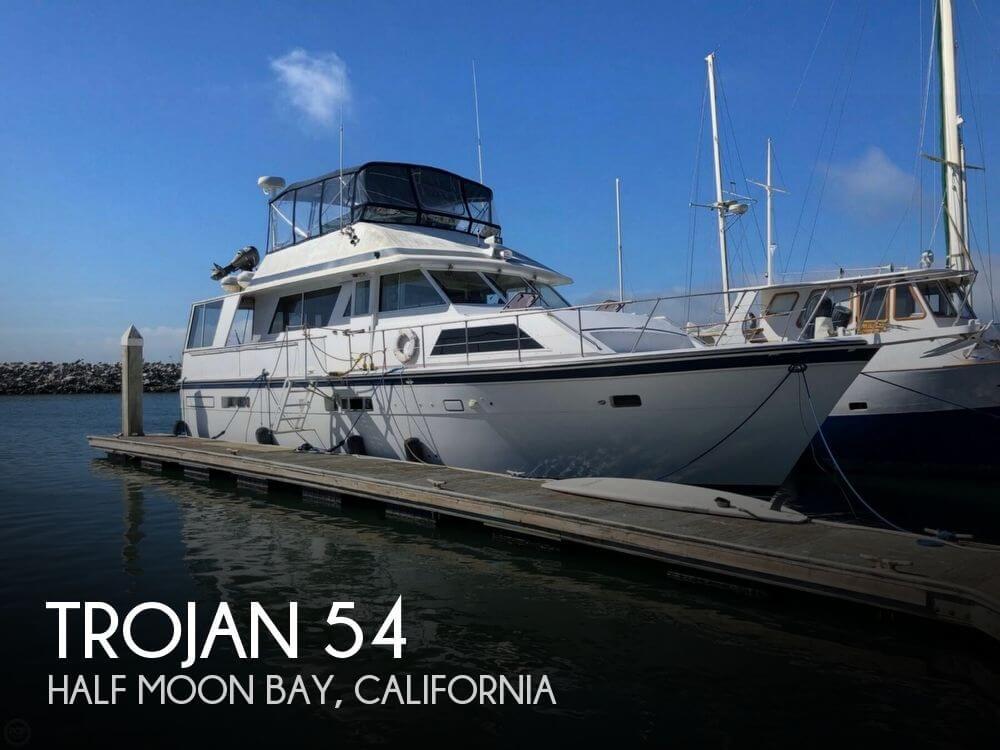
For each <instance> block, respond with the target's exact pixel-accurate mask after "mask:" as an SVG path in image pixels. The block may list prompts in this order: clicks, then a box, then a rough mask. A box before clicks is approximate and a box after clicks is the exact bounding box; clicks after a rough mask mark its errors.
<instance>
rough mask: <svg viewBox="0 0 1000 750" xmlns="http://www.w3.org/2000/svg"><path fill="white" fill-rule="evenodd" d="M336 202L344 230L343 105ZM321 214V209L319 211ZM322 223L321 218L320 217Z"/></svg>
mask: <svg viewBox="0 0 1000 750" xmlns="http://www.w3.org/2000/svg"><path fill="white" fill-rule="evenodd" d="M337 200H339V201H340V228H341V229H343V228H344V105H343V104H341V105H340V170H339V171H338V172H337ZM320 212H321V213H322V207H321V209H320ZM320 221H322V217H320Z"/></svg>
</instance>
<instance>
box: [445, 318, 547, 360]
mask: <svg viewBox="0 0 1000 750" xmlns="http://www.w3.org/2000/svg"><path fill="white" fill-rule="evenodd" d="M466 332H468V337H469V338H468V347H469V353H470V354H481V353H483V352H512V351H518V350H520V351H523V350H525V349H541V348H542V345H541V344H539V343H538V342H537V341H535V340H534V339H533V338H531V336H529V335H528V334H526V333H525V332H524V331H522V330H521V329H520V328H518V327H517V326H516V325H514V324H513V323H511V324H509V325H495V326H477V327H475V328H468V329H466V328H465V327H464V326H463V327H462V328H446V329H444V330H443V331H441V333H440V334H439V335H438V337H437V341H435V342H434V349H432V350H431V356H432V357H434V356H438V355H443V354H463V355H464V354H465V349H466V338H465V337H466ZM518 339H520V345H519V344H518Z"/></svg>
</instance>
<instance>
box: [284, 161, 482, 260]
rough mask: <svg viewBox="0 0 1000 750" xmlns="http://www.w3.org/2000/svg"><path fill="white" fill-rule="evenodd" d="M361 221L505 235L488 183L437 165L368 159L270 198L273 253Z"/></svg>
mask: <svg viewBox="0 0 1000 750" xmlns="http://www.w3.org/2000/svg"><path fill="white" fill-rule="evenodd" d="M359 221H370V222H379V223H386V224H410V225H419V226H425V227H432V228H436V229H450V230H453V231H457V232H465V233H467V234H474V235H477V236H481V237H486V236H490V235H495V236H499V234H500V225H499V224H495V223H494V222H493V191H492V190H490V189H489V188H488V187H486V186H485V185H482V184H480V183H478V182H474V181H472V180H468V179H466V178H464V177H460V176H459V175H456V174H453V173H451V172H447V171H445V170H443V169H437V168H435V167H426V166H421V165H417V164H401V163H395V162H368V163H367V164H363V165H362V166H360V167H352V168H350V169H343V170H337V171H335V172H330V173H329V174H325V175H323V176H321V177H317V178H313V179H310V180H304V181H302V182H296V183H294V184H292V185H289V186H288V187H285V188H280V192H276V193H275V194H274V195H273V197H272V198H271V201H270V213H269V217H268V252H274V251H276V250H280V249H282V248H285V247H288V246H289V245H293V244H296V243H299V242H305V241H306V240H309V239H312V238H313V237H318V236H320V235H323V234H326V233H328V232H332V231H336V230H338V229H342V228H343V227H345V226H347V225H349V224H353V223H355V222H359Z"/></svg>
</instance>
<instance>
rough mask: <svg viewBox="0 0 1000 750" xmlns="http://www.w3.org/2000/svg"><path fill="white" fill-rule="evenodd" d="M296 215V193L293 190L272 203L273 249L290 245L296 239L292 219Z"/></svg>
mask: <svg viewBox="0 0 1000 750" xmlns="http://www.w3.org/2000/svg"><path fill="white" fill-rule="evenodd" d="M294 216H295V193H294V192H291V193H288V194H287V195H283V196H281V197H280V198H277V199H276V200H274V201H273V202H272V203H271V217H270V228H271V238H270V239H271V250H280V249H281V248H283V247H288V246H289V245H291V244H292V243H293V242H294V241H295V235H294V234H293V232H292V221H293V218H294Z"/></svg>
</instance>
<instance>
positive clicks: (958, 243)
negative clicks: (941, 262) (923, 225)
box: [938, 0, 971, 271]
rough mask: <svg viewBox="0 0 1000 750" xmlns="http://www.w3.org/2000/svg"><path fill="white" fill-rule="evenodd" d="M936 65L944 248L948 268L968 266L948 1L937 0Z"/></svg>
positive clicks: (954, 69)
mask: <svg viewBox="0 0 1000 750" xmlns="http://www.w3.org/2000/svg"><path fill="white" fill-rule="evenodd" d="M938 21H939V23H938V29H939V36H938V66H939V73H940V75H939V78H940V81H941V159H942V161H941V189H942V193H943V195H944V204H945V205H944V208H945V214H946V216H947V224H948V226H947V232H945V247H946V248H947V253H948V267H949V268H954V269H957V270H961V271H965V270H969V268H970V265H971V263H970V259H969V251H968V246H967V243H966V238H965V216H966V208H965V202H966V196H965V169H964V164H963V161H964V154H963V149H962V133H961V127H962V117H961V116H960V115H959V114H958V79H957V70H956V69H957V64H956V59H955V58H956V55H955V26H954V17H953V12H952V4H951V0H938Z"/></svg>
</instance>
